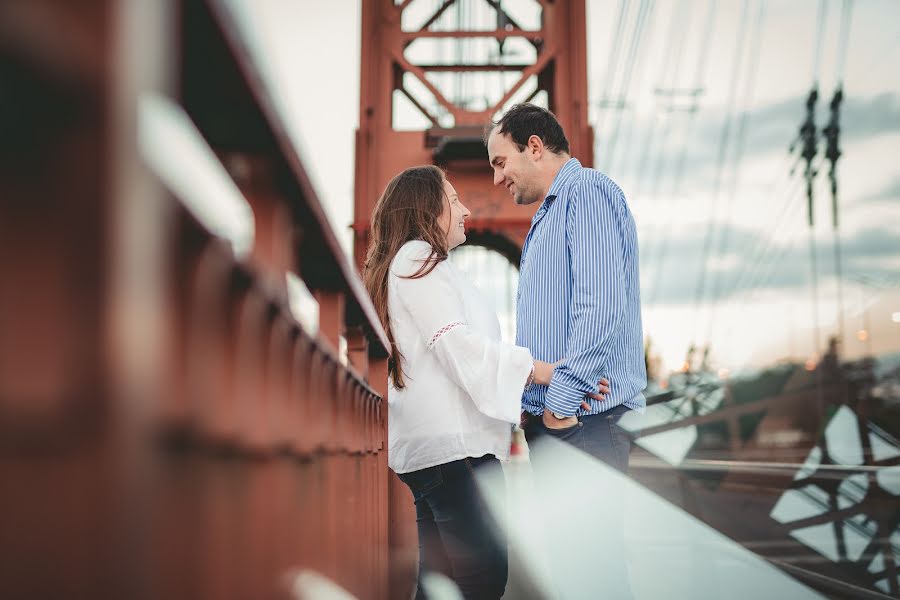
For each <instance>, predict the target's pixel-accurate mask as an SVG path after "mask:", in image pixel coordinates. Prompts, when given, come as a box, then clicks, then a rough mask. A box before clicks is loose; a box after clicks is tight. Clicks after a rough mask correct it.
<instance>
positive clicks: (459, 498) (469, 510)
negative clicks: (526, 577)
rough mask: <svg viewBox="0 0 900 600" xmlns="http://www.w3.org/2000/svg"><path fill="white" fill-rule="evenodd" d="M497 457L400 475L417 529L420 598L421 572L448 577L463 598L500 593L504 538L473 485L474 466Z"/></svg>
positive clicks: (504, 564)
mask: <svg viewBox="0 0 900 600" xmlns="http://www.w3.org/2000/svg"><path fill="white" fill-rule="evenodd" d="M489 464H494V465H496V467H497V468H500V461H498V460H497V459H496V458H495V457H494V456H493V455H490V454H488V455H485V456H482V457H481V458H465V459H462V460H456V461H453V462H449V463H446V464H443V465H438V466H435V467H429V468H427V469H422V470H419V471H413V472H412V473H404V474H402V475H400V479H401V480H402V481H403V483H405V484H406V485H407V486H409V489H410V490H412V493H413V497H414V498H415V502H416V522H417V525H418V530H419V581H418V591H417V592H416V599H417V600H418V599H421V598H425V595H424V592H423V590H422V575H424V574H425V573H427V572H428V571H437V572H440V573H443V574H444V575H446V576H447V577H450V578H451V579H452V580H453V581H454V582H455V583H456V585H457V586H459V589H460V591H461V592H462V593H463V596H465V597H466V598H478V599H479V600H480V599H482V598H484V599H488V598H490V599H495V598H500V597H501V596H502V595H503V591H504V589H506V577H507V567H508V558H507V547H506V539H505V537H504V536H503V534H502V533H501V531H500V528H499V527H498V526H497V523H496V521H495V520H494V518H493V517H492V516H491V515H490V514H488V511H487V507H486V506H485V504H484V502H483V500H482V498H481V496H480V494H479V493H478V489H477V486H476V484H475V470H476V469H479V468H482V467H484V466H486V465H489Z"/></svg>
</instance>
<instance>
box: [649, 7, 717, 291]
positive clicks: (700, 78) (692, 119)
mask: <svg viewBox="0 0 900 600" xmlns="http://www.w3.org/2000/svg"><path fill="white" fill-rule="evenodd" d="M715 17H716V0H710V2H709V9H708V11H707V18H706V25H705V27H704V34H703V42H702V45H701V46H700V49H699V52H698V54H697V66H696V69H695V71H694V89H695V90H698V94H697V96H695V98H694V103H693V105H692V107H691V110H690V112H689V115H688V122H687V125H686V126H685V131H684V136H683V139H682V144H681V151H680V153H679V155H678V159H677V161H676V163H675V172H674V175H673V179H672V186H671V188H670V189H671V192H670V195H671V196H672V197H676V196H677V195H678V193H679V192H680V191H681V182H682V179H683V177H684V170H685V164H686V160H687V149H688V143H689V142H690V140H691V135H692V133H693V131H694V126H695V124H696V122H697V115H698V114H699V112H700V100H699V95H700V92H701V90H703V89H704V87H705V80H706V65H707V63H708V62H709V56H710V54H712V53H711V52H710V51H709V46H710V43H711V41H712V33H713V23H714V22H715ZM671 233H672V228H671V227H667V228H665V230H664V231H663V236H662V241H661V242H660V243H659V244H657V247H658V250H657V251H656V258H655V260H653V259H651V264H654V265H656V267H655V268H654V267H651V270H650V272H651V273H653V274H654V279H653V287H652V288H651V291H650V297H649V303H650V305H651V306H652V305H654V304H656V299H657V297H658V293H659V289H660V281H661V280H662V273H663V269H662V268H663V265H664V261H665V257H666V249H667V247H668V244H669V239H670V238H671V237H672V236H671Z"/></svg>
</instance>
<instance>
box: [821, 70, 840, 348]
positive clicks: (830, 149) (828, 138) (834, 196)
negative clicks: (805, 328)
mask: <svg viewBox="0 0 900 600" xmlns="http://www.w3.org/2000/svg"><path fill="white" fill-rule="evenodd" d="M843 101H844V90H843V87H842V86H841V85H838V87H837V89H836V90H835V91H834V96H833V97H832V98H831V104H830V105H829V106H830V108H831V118H830V119H829V121H828V125H827V126H826V127H825V128H824V129H823V130H822V135H823V137H824V138H825V142H826V144H827V145H826V147H825V158H826V160H828V162H829V163H830V165H829V169H828V179H829V181H830V183H831V230H832V232H833V234H834V270H835V276H836V277H837V286H838V287H837V292H838V332H837V337H838V340H839V341H840V340H843V338H844V275H843V264H842V263H843V260H842V256H841V238H840V225H839V219H838V185H837V161H838V159H839V158H840V157H841V148H840V134H841V126H840V116H841V103H842V102H843Z"/></svg>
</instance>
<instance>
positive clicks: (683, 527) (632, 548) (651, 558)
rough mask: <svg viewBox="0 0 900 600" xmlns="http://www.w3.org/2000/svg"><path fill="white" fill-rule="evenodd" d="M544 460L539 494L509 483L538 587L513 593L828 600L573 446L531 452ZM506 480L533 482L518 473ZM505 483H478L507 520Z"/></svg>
mask: <svg viewBox="0 0 900 600" xmlns="http://www.w3.org/2000/svg"><path fill="white" fill-rule="evenodd" d="M538 456H539V457H540V458H539V460H540V462H539V463H538V466H539V467H542V468H540V469H538V470H537V473H536V475H535V476H534V482H533V485H534V490H535V492H534V493H528V491H527V489H528V488H529V487H530V486H529V485H527V484H523V483H521V482H520V483H518V484H516V483H513V482H512V481H510V486H509V489H510V491H511V495H510V496H511V497H510V499H509V502H510V512H511V513H512V515H513V516H514V518H513V519H511V520H510V521H509V525H508V527H507V535H508V536H509V545H510V555H511V556H513V555H515V556H516V557H517V558H518V559H519V560H521V562H522V563H523V564H522V567H521V571H522V574H521V576H524V577H527V578H528V579H529V580H530V581H527V582H525V583H521V582H513V581H511V582H510V584H509V585H508V586H507V590H509V589H510V587H511V586H515V587H517V588H519V589H526V590H528V591H527V593H525V594H523V595H522V596H520V597H527V598H541V599H543V598H551V597H559V598H565V599H567V600H568V599H570V598H601V597H617V596H616V594H615V592H612V591H611V590H613V589H614V588H615V587H616V585H617V584H618V585H619V587H621V586H622V585H624V586H625V587H627V588H630V594H631V595H632V596H633V598H635V599H636V600H644V599H646V600H650V599H655V598H691V599H692V600H714V599H715V600H718V599H719V598H729V599H732V600H734V599H737V600H740V599H746V600H757V599H758V598H791V599H804V598H821V597H822V596H821V595H819V594H818V593H816V592H815V591H813V590H811V589H810V588H808V587H806V586H804V585H802V584H801V583H799V582H797V581H796V580H795V579H793V578H791V577H789V576H788V575H786V574H785V573H783V572H782V571H780V570H778V569H777V568H775V567H773V566H772V565H770V564H769V563H767V562H766V561H764V560H763V559H762V558H760V557H758V556H757V555H755V554H753V553H752V552H750V551H749V550H747V549H746V548H744V547H742V546H740V545H739V544H737V543H736V542H734V541H732V540H730V539H729V538H727V537H726V536H724V535H722V534H721V533H719V532H718V531H716V530H715V529H713V528H711V527H709V526H708V525H706V524H705V523H702V522H701V521H699V520H698V519H696V518H694V517H692V516H691V515H689V514H687V513H686V512H684V511H683V510H681V509H679V508H677V507H675V506H673V505H672V504H670V503H669V502H667V501H666V500H663V499H662V498H660V497H659V496H657V495H656V494H654V493H652V492H650V491H649V490H647V489H646V488H644V487H642V486H640V485H638V484H637V483H635V482H633V481H632V480H631V479H629V478H628V477H626V476H624V475H622V474H621V473H619V472H618V471H616V470H614V469H612V468H610V467H608V466H606V465H605V464H603V463H601V462H599V461H597V460H595V459H593V458H592V457H590V456H589V455H587V454H585V453H584V452H581V451H580V450H577V449H575V448H573V447H571V446H569V445H568V444H564V443H562V442H560V441H558V440H555V439H552V438H547V437H546V436H545V437H544V438H542V439H540V440H537V441H536V442H535V443H533V444H531V457H532V463H534V462H535V460H536V458H537V457H538ZM548 464H549V465H552V466H553V468H550V469H548V468H547V466H548ZM557 465H558V467H557ZM519 466H523V465H517V466H516V467H519ZM507 473H508V474H509V476H510V477H517V476H518V477H527V476H528V475H529V473H528V472H526V471H525V470H523V469H518V468H517V469H516V470H514V471H510V470H507ZM498 476H501V477H502V475H499V474H498V473H497V472H491V471H490V470H480V471H479V472H478V483H479V486H480V488H481V490H482V493H483V494H484V497H485V499H486V502H487V505H488V507H489V509H490V510H491V511H492V512H493V513H494V514H503V512H504V510H505V506H506V503H507V495H506V494H505V493H504V492H503V491H502V490H504V489H505V486H504V485H503V482H502V481H500V480H499V479H498ZM515 515H519V518H518V519H517V518H515ZM610 515H620V516H619V517H617V518H618V519H619V520H618V521H617V522H616V523H613V522H611V519H610ZM498 520H499V521H501V522H502V519H498ZM616 525H618V526H621V527H624V547H623V540H621V539H619V540H617V539H616V536H615V535H610V534H609V532H610V531H611V530H612V529H613V528H614V527H615V526H616ZM604 556H606V557H609V556H623V557H624V559H625V561H626V562H627V575H626V576H625V577H627V580H626V581H619V582H614V581H610V580H609V579H608V578H606V577H605V576H604V575H602V574H601V572H600V569H599V568H598V567H599V566H600V564H601V561H603V560H604V558H603V557H604ZM512 576H513V574H512V571H511V578H512Z"/></svg>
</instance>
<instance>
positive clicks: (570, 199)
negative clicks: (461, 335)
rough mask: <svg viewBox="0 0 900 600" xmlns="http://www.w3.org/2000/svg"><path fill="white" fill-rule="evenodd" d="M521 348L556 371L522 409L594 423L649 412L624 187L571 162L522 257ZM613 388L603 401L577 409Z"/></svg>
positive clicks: (632, 233)
mask: <svg viewBox="0 0 900 600" xmlns="http://www.w3.org/2000/svg"><path fill="white" fill-rule="evenodd" d="M516 305H517V314H516V345H519V346H525V347H526V348H528V349H529V350H531V354H532V356H533V357H534V358H537V359H539V360H544V361H547V362H551V363H555V362H557V361H559V360H562V359H565V360H564V361H563V362H562V364H560V365H559V366H558V367H556V369H555V370H554V373H553V379H552V381H551V383H550V385H549V386H539V385H533V386H531V388H530V389H529V390H528V391H527V392H526V393H525V394H524V396H523V397H522V407H523V408H524V409H525V410H527V411H528V412H530V413H531V414H534V415H539V414H541V413H543V411H544V407H545V406H546V408H547V409H549V410H552V411H553V412H556V413H559V414H563V415H572V414H577V415H586V414H597V413H601V412H603V411H606V410H609V409H611V408H613V407H616V406H618V405H620V404H625V405H626V406H628V407H629V408H632V409H636V410H643V408H644V406H645V405H646V402H645V400H644V396H643V393H642V392H643V390H644V388H645V387H646V384H647V372H646V368H645V364H644V342H643V333H642V327H641V299H640V278H639V276H638V243H637V231H636V229H635V224H634V218H633V217H632V215H631V211H630V210H629V209H628V205H627V204H626V202H625V195H624V194H623V193H622V190H621V189H619V186H618V185H616V184H615V182H613V181H612V180H611V179H610V178H608V177H607V176H606V175H604V174H602V173H600V172H599V171H595V170H594V169H587V168H584V167H582V166H581V163H580V162H578V160H577V159H574V158H572V159H569V160H568V161H567V162H566V163H565V165H563V167H562V168H561V169H560V171H559V173H557V175H556V178H555V179H554V180H553V184H552V185H551V186H550V191H549V193H548V194H547V197H546V198H545V199H544V202H543V203H542V204H541V206H540V208H539V209H538V211H537V212H536V213H535V215H534V218H533V219H532V220H531V229H530V230H529V232H528V237H527V238H526V239H525V245H524V247H523V248H522V262H521V266H520V271H519V292H518V294H517V301H516ZM601 377H606V378H607V379H609V381H610V388H611V391H610V393H609V394H607V398H606V400H604V401H602V402H600V401H597V400H590V404H591V409H590V410H587V411H586V410H584V409H583V408H580V407H579V404H580V403H581V401H582V400H583V399H584V396H585V394H587V393H589V392H590V393H595V392H597V382H598V381H599V380H600V378H601Z"/></svg>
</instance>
